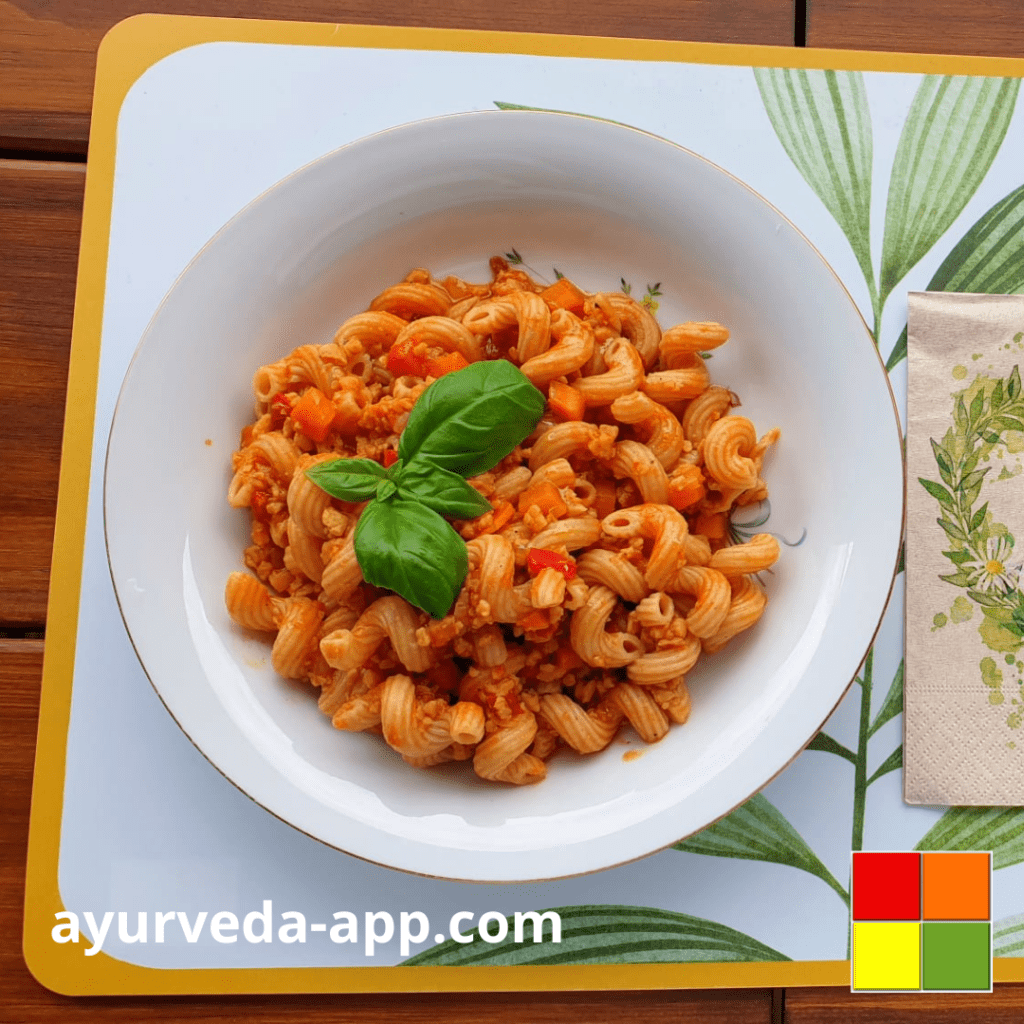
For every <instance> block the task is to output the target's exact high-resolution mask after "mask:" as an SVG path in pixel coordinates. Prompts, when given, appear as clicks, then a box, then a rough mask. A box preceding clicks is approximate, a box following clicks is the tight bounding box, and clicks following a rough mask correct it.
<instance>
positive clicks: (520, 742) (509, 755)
mask: <svg viewBox="0 0 1024 1024" xmlns="http://www.w3.org/2000/svg"><path fill="white" fill-rule="evenodd" d="M536 735H537V719H536V717H535V716H534V715H533V713H532V712H530V711H525V712H523V713H522V714H520V715H517V716H516V717H515V718H513V719H512V720H511V721H510V722H509V723H508V724H507V725H505V726H503V727H502V728H499V729H497V730H496V731H495V732H492V733H491V734H490V736H488V737H487V739H485V740H484V741H483V742H482V743H480V745H479V746H478V747H477V748H476V753H475V754H474V755H473V770H474V771H475V772H476V773H477V775H479V776H480V778H482V779H490V780H493V781H502V778H501V777H502V776H503V775H504V776H505V780H506V781H509V782H514V783H515V784H516V785H525V784H528V783H530V782H540V781H541V779H543V778H544V774H546V772H547V769H546V768H544V773H543V774H542V773H539V772H537V771H536V769H535V770H534V772H533V773H532V774H531V773H530V772H528V771H523V770H522V769H523V768H524V767H529V766H530V763H529V762H528V763H527V764H526V765H524V764H522V763H520V765H518V766H517V768H515V769H512V771H511V772H509V768H510V766H511V765H512V763H513V762H514V761H516V760H517V759H518V758H519V757H521V756H522V755H523V754H525V753H526V748H527V747H529V745H530V744H531V743H532V742H533V737H534V736H536ZM540 765H541V766H542V767H543V766H544V762H543V761H541V762H540Z"/></svg>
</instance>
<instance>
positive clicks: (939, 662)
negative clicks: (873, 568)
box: [903, 292, 1024, 806]
mask: <svg viewBox="0 0 1024 1024" xmlns="http://www.w3.org/2000/svg"><path fill="white" fill-rule="evenodd" d="M907 343H908V356H907V358H908V370H907V373H908V378H909V384H908V403H907V538H906V539H907V553H906V561H907V652H906V675H905V683H904V691H905V692H904V711H905V715H904V754H903V762H904V799H905V800H906V801H907V802H908V803H913V804H956V805H981V806H985V805H999V804H1003V805H1010V806H1016V805H1022V804H1024V687H1022V682H1024V589H1022V588H1024V389H1022V387H1021V371H1022V370H1024V296H1019V295H995V296H993V295H962V294H955V293H951V292H920V293H911V295H910V299H909V314H908V335H907Z"/></svg>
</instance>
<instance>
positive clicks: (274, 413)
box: [270, 391, 292, 430]
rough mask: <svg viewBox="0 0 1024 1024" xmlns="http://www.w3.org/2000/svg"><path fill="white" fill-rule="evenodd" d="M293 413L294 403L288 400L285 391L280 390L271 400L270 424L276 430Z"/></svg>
mask: <svg viewBox="0 0 1024 1024" xmlns="http://www.w3.org/2000/svg"><path fill="white" fill-rule="evenodd" d="M291 414H292V403H291V402H289V401H288V396H287V395H286V394H285V393H284V392H283V391H278V393H277V394H276V395H274V397H273V398H272V399H271V400H270V417H271V419H270V425H271V426H272V427H273V428H274V429H275V430H277V429H279V428H280V426H281V424H282V423H284V421H285V420H286V419H288V417H289V416H291Z"/></svg>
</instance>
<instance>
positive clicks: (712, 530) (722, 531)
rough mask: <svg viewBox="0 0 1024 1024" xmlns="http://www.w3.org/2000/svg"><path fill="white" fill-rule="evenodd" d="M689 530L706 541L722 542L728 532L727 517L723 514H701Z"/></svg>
mask: <svg viewBox="0 0 1024 1024" xmlns="http://www.w3.org/2000/svg"><path fill="white" fill-rule="evenodd" d="M690 528H691V530H692V531H693V532H694V533H699V534H702V535H703V536H705V537H707V538H708V540H724V539H725V537H726V535H727V534H728V532H729V516H728V514H727V513H725V512H701V514H700V515H699V516H697V517H696V518H695V519H694V520H693V522H692V523H691V525H690Z"/></svg>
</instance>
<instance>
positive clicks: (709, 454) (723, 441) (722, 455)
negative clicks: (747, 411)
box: [704, 416, 758, 488]
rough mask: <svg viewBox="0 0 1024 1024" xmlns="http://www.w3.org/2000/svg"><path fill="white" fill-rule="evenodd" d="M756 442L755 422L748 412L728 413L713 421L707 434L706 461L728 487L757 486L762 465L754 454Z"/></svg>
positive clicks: (711, 471) (714, 475)
mask: <svg viewBox="0 0 1024 1024" xmlns="http://www.w3.org/2000/svg"><path fill="white" fill-rule="evenodd" d="M756 444H757V434H756V433H755V431H754V424H753V423H751V422H750V420H748V419H747V418H746V416H725V417H724V418H722V419H720V420H715V422H714V423H712V424H711V428H710V429H709V430H708V433H707V436H706V437H705V438H704V464H705V466H707V470H708V472H709V473H710V474H711V476H713V477H714V478H715V480H717V481H718V482H719V483H720V484H722V485H724V486H725V487H736V488H747V487H753V486H754V485H755V484H756V483H757V477H758V467H757V463H756V462H755V461H754V460H753V459H752V458H751V457H750V456H751V453H752V452H753V450H754V445H756Z"/></svg>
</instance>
